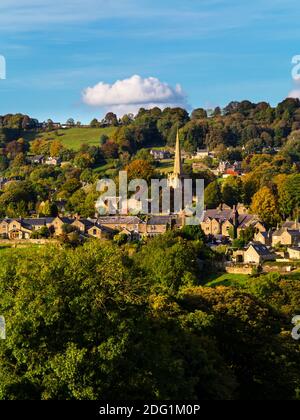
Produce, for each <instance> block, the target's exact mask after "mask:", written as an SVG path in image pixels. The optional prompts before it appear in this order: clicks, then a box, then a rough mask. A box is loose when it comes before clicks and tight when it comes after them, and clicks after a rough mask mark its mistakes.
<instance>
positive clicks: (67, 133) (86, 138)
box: [25, 127, 116, 151]
mask: <svg viewBox="0 0 300 420" xmlns="http://www.w3.org/2000/svg"><path fill="white" fill-rule="evenodd" d="M115 130H116V128H115V127H107V128H80V127H74V128H69V129H66V130H57V131H50V132H44V133H37V134H36V135H35V134H34V135H33V133H32V132H29V133H28V135H27V139H28V140H31V141H32V140H34V139H36V138H43V139H46V140H56V139H59V140H60V141H61V142H62V144H63V145H64V146H65V147H66V148H68V149H73V150H75V151H77V150H79V149H80V146H81V145H82V144H88V145H89V146H99V144H100V143H99V140H100V137H101V135H103V134H105V135H107V136H111V135H112V134H113V133H114V131H115ZM25 137H26V136H25Z"/></svg>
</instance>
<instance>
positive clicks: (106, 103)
mask: <svg viewBox="0 0 300 420" xmlns="http://www.w3.org/2000/svg"><path fill="white" fill-rule="evenodd" d="M82 98H83V102H84V103H86V104H87V105H90V106H96V107H101V108H106V109H108V108H109V109H110V110H114V111H115V112H117V113H118V114H119V115H121V114H124V113H126V112H133V113H135V112H136V111H138V109H139V108H141V107H144V108H152V107H154V106H159V107H160V108H166V107H167V106H183V107H186V106H187V102H186V94H185V93H184V91H183V90H182V88H181V86H180V85H176V87H172V86H170V85H169V84H167V83H164V82H161V81H160V80H159V79H157V78H156V77H147V78H145V79H143V78H142V77H141V76H139V75H134V76H131V77H130V78H128V79H124V80H117V81H116V82H115V83H113V84H108V83H104V82H100V83H98V84H97V85H95V86H93V87H88V88H86V89H85V90H84V91H83V93H82Z"/></svg>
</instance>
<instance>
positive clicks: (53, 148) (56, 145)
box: [49, 140, 64, 157]
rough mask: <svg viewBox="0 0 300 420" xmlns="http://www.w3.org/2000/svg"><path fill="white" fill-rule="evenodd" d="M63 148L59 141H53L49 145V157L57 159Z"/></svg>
mask: <svg viewBox="0 0 300 420" xmlns="http://www.w3.org/2000/svg"><path fill="white" fill-rule="evenodd" d="M63 148H64V146H63V144H62V142H61V141H60V140H53V141H52V142H51V144H50V150H49V151H50V155H51V156H53V157H59V156H60V153H61V152H62V150H63Z"/></svg>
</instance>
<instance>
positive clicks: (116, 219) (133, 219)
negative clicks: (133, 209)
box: [97, 216, 145, 225]
mask: <svg viewBox="0 0 300 420" xmlns="http://www.w3.org/2000/svg"><path fill="white" fill-rule="evenodd" d="M97 223H98V224H99V225H105V224H112V225H113V224H114V225H122V224H124V223H125V224H126V223H127V224H130V225H137V224H142V223H145V222H143V221H142V220H141V219H140V218H139V217H137V216H105V217H99V218H98V220H97Z"/></svg>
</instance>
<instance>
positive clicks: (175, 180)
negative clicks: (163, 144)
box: [168, 130, 184, 189]
mask: <svg viewBox="0 0 300 420" xmlns="http://www.w3.org/2000/svg"><path fill="white" fill-rule="evenodd" d="M183 178H184V175H183V169H182V160H181V147H180V141H179V131H178V130H177V135H176V146H175V162H174V171H173V173H172V174H170V175H169V177H168V185H169V187H171V188H174V189H175V188H178V186H179V184H180V181H182V179H183Z"/></svg>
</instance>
